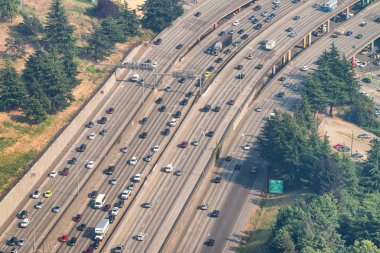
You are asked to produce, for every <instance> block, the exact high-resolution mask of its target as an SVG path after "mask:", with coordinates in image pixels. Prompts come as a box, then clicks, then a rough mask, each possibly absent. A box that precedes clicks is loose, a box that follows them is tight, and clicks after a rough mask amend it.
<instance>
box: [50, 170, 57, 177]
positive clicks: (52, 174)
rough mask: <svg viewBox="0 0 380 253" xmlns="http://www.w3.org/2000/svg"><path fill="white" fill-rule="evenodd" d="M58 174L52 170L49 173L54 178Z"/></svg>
mask: <svg viewBox="0 0 380 253" xmlns="http://www.w3.org/2000/svg"><path fill="white" fill-rule="evenodd" d="M57 175H58V172H57V171H55V170H53V171H52V172H50V173H49V177H51V178H55V177H56V176H57Z"/></svg>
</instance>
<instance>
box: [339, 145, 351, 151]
mask: <svg viewBox="0 0 380 253" xmlns="http://www.w3.org/2000/svg"><path fill="white" fill-rule="evenodd" d="M337 150H338V151H339V152H350V150H351V149H350V147H348V146H344V147H340V148H338V149H337Z"/></svg>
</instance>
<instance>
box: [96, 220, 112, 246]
mask: <svg viewBox="0 0 380 253" xmlns="http://www.w3.org/2000/svg"><path fill="white" fill-rule="evenodd" d="M109 227H110V221H109V220H108V219H105V218H103V219H101V220H100V221H99V222H98V224H97V225H96V227H95V238H94V239H95V240H97V241H101V240H103V238H104V236H105V235H106V233H107V232H108V229H109Z"/></svg>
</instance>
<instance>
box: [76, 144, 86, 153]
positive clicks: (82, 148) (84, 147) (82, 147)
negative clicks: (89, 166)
mask: <svg viewBox="0 0 380 253" xmlns="http://www.w3.org/2000/svg"><path fill="white" fill-rule="evenodd" d="M86 148H87V146H86V144H80V145H79V146H78V147H77V151H78V152H84V151H86Z"/></svg>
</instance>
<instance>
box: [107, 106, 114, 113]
mask: <svg viewBox="0 0 380 253" xmlns="http://www.w3.org/2000/svg"><path fill="white" fill-rule="evenodd" d="M114 112H115V108H113V107H110V108H108V109H107V110H106V113H107V114H112V113H114Z"/></svg>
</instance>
